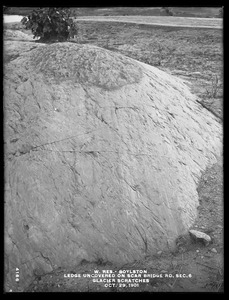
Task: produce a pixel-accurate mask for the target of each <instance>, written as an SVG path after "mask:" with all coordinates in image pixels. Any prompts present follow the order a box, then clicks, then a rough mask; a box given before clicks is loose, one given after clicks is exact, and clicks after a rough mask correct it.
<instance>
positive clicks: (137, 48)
mask: <svg viewBox="0 0 229 300" xmlns="http://www.w3.org/2000/svg"><path fill="white" fill-rule="evenodd" d="M78 27H79V35H78V38H77V41H78V42H79V43H90V44H94V45H97V46H99V47H104V48H107V49H109V50H111V51H117V52H119V53H122V54H124V55H126V56H129V57H131V58H134V59H137V60H139V61H142V62H144V63H147V64H150V65H153V66H156V67H158V68H160V69H162V70H165V71H166V72H169V73H171V74H174V75H176V76H180V77H182V78H183V79H186V80H187V81H188V84H189V85H190V87H191V89H192V90H193V92H194V93H195V94H197V95H198V96H199V97H200V99H201V100H202V101H203V103H205V104H206V105H207V106H208V107H209V108H210V109H212V110H213V111H214V112H215V113H216V114H217V115H218V116H220V118H222V116H223V115H222V111H223V106H222V99H223V40H222V38H223V36H222V34H223V32H222V30H219V29H194V28H173V27H161V26H149V25H137V24H130V23H126V24H123V23H113V22H112V23H108V22H104V23H103V22H98V23H95V22H88V21H87V22H83V21H78Z"/></svg>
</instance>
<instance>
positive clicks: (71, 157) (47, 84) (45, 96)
mask: <svg viewBox="0 0 229 300" xmlns="http://www.w3.org/2000/svg"><path fill="white" fill-rule="evenodd" d="M15 43H16V44H15ZM12 53H13V54H14V55H15V56H13V55H12ZM16 54H17V55H16ZM5 55H11V56H10V57H11V59H6V60H5V61H6V64H5V67H4V112H5V132H4V133H5V144H6V145H5V264H6V265H5V272H6V286H7V287H9V288H11V289H12V287H13V290H19V289H21V290H23V289H24V288H25V287H26V286H27V285H28V284H29V283H30V282H31V280H32V279H33V276H34V275H39V274H44V273H46V272H50V271H52V270H53V269H55V268H57V267H70V266H73V265H77V264H78V263H80V262H81V261H82V260H87V261H98V260H102V261H110V262H113V263H117V264H123V263H126V262H131V261H134V260H137V259H141V258H143V257H144V256H145V255H151V254H156V253H157V252H158V251H162V250H163V251H167V250H170V249H172V248H173V247H174V242H175V239H176V238H177V236H178V235H180V234H182V233H184V232H187V231H188V228H189V227H190V226H191V225H192V224H193V222H194V220H195V218H196V214H197V206H198V194H197V191H196V186H197V183H198V180H199V177H200V175H201V172H202V171H203V170H204V169H205V168H206V166H207V165H208V164H211V163H214V162H215V161H216V156H217V155H219V154H220V152H221V143H222V128H221V125H220V124H219V123H218V122H217V120H216V118H215V117H214V116H213V115H212V114H211V113H210V112H208V111H207V110H205V109H204V108H203V107H202V106H201V105H199V104H198V103H197V102H196V101H195V96H193V95H192V94H191V93H190V91H189V89H188V88H187V86H186V85H185V84H184V83H183V82H182V81H181V80H179V79H178V78H176V77H172V76H170V75H168V74H166V73H165V72H162V71H160V70H159V69H157V68H154V67H152V66H149V65H146V64H143V63H139V62H137V61H135V60H132V59H129V58H127V57H124V56H122V55H119V54H116V53H112V52H110V51H107V50H104V49H100V48H98V47H94V46H90V45H77V44H72V43H56V44H50V45H44V44H36V43H30V42H5ZM16 267H17V268H19V272H20V281H19V282H15V268H16Z"/></svg>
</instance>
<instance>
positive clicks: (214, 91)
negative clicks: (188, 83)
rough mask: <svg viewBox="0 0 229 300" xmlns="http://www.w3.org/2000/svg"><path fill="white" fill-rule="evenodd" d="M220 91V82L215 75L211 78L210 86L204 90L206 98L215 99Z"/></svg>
mask: <svg viewBox="0 0 229 300" xmlns="http://www.w3.org/2000/svg"><path fill="white" fill-rule="evenodd" d="M219 89H220V82H219V78H218V76H217V75H215V76H212V77H211V86H210V88H208V89H206V96H207V97H208V98H211V99H212V98H217V96H218V93H219Z"/></svg>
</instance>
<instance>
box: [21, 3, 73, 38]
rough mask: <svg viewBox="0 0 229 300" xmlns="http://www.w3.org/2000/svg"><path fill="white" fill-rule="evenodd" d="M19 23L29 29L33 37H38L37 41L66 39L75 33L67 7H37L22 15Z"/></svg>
mask: <svg viewBox="0 0 229 300" xmlns="http://www.w3.org/2000/svg"><path fill="white" fill-rule="evenodd" d="M21 23H22V24H23V25H24V26H25V27H26V29H31V31H32V33H33V35H34V37H33V38H39V42H60V41H67V40H69V39H70V38H74V36H75V35H76V34H77V27H76V24H75V23H74V22H73V20H72V19H71V18H70V9H68V8H56V7H45V8H38V9H35V10H33V11H32V12H31V13H30V14H29V15H28V16H26V17H24V18H23V19H22V20H21Z"/></svg>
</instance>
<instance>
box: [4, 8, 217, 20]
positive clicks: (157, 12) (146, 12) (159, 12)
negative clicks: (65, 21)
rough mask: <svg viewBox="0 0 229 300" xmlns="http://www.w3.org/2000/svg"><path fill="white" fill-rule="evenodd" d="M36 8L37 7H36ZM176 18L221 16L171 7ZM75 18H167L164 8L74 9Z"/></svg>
mask: <svg viewBox="0 0 229 300" xmlns="http://www.w3.org/2000/svg"><path fill="white" fill-rule="evenodd" d="M34 8H36V7H34ZM34 8H32V7H9V8H7V9H6V11H5V12H4V13H7V14H11V15H22V16H24V15H27V14H28V13H30V12H31V11H32V9H34ZM169 10H170V11H172V13H173V15H174V16H181V17H182V16H183V17H198V18H215V17H218V16H219V7H169ZM72 14H73V15H75V16H134V15H141V16H167V13H166V11H165V10H164V9H163V8H162V7H78V8H77V7H72Z"/></svg>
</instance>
